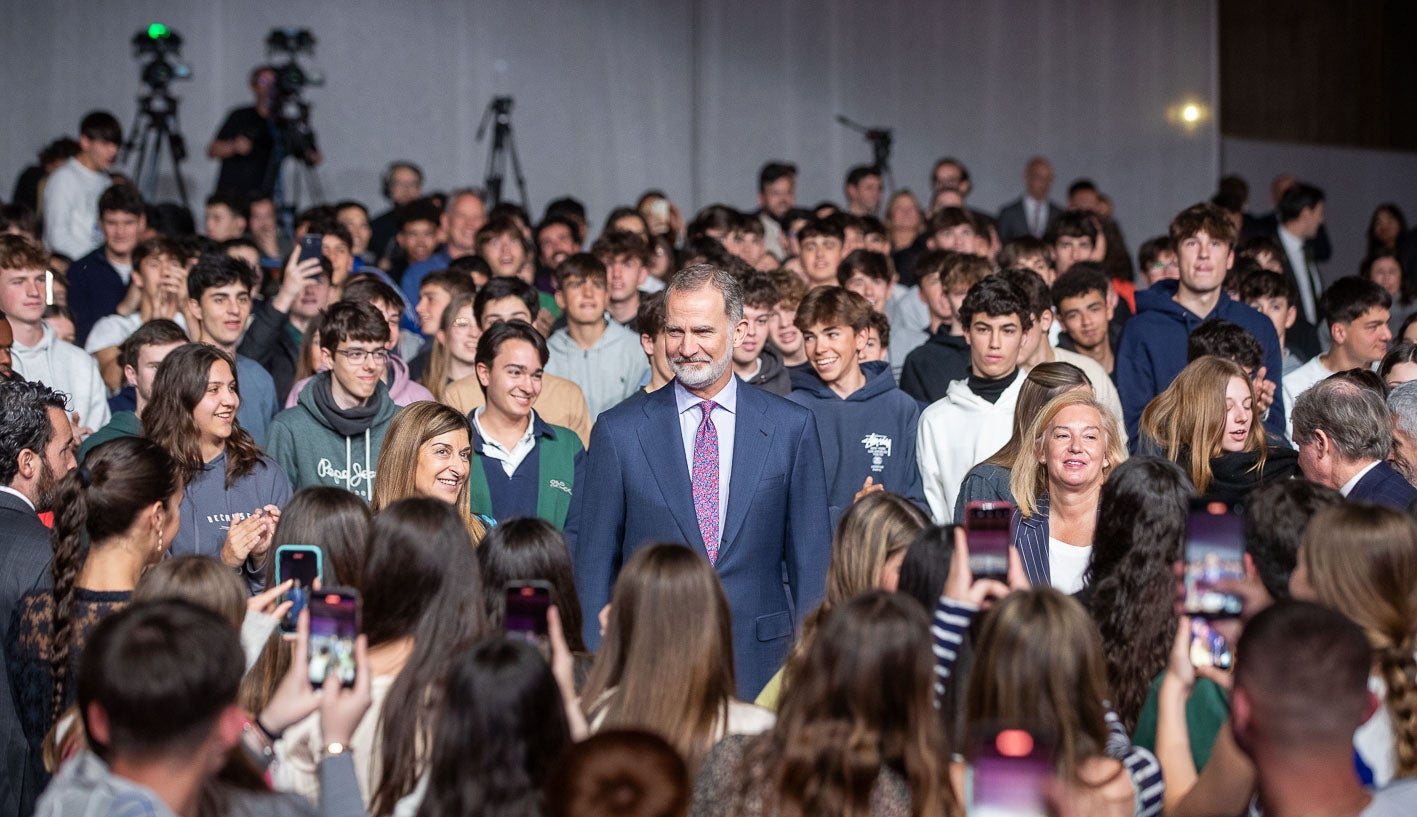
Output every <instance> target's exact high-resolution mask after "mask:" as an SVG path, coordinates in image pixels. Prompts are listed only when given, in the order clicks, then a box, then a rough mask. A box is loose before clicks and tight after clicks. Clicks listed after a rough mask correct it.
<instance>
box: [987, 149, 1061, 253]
mask: <svg viewBox="0 0 1417 817" xmlns="http://www.w3.org/2000/svg"><path fill="white" fill-rule="evenodd" d="M1023 185H1024V191H1025V192H1024V195H1023V196H1022V197H1020V198H1018V199H1016V200H1015V201H1012V202H1010V203H1008V204H1006V205H1004V207H1003V209H1001V210H1000V211H999V240H1000V241H1005V242H1007V241H1009V240H1011V239H1014V238H1019V237H1020V236H1025V235H1031V236H1033V237H1034V238H1043V236H1045V235H1047V233H1048V228H1049V227H1051V226H1052V225H1053V221H1054V220H1055V219H1057V218H1058V216H1060V215H1062V214H1063V208H1061V207H1059V206H1058V205H1056V204H1054V203H1053V202H1052V201H1050V200H1049V199H1048V191H1049V190H1050V189H1051V188H1052V187H1053V165H1052V163H1050V162H1049V161H1048V160H1047V159H1045V158H1043V157H1042V156H1034V157H1033V158H1032V159H1029V160H1028V165H1027V166H1026V167H1025V168H1024V171H1023Z"/></svg>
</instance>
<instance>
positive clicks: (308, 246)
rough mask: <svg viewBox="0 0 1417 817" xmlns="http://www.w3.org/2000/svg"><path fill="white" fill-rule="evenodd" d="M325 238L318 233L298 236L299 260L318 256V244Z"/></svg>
mask: <svg viewBox="0 0 1417 817" xmlns="http://www.w3.org/2000/svg"><path fill="white" fill-rule="evenodd" d="M324 240H325V237H324V236H323V235H320V234H319V233H306V234H305V235H303V236H301V237H300V260H301V261H305V260H307V259H310V258H319V257H320V246H321V243H322V242H323V241H324Z"/></svg>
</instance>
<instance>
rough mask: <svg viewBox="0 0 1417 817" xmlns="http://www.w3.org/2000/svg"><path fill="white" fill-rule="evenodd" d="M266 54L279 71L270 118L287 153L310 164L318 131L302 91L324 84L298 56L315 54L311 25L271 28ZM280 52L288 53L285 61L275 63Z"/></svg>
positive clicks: (267, 39)
mask: <svg viewBox="0 0 1417 817" xmlns="http://www.w3.org/2000/svg"><path fill="white" fill-rule="evenodd" d="M266 53H267V55H268V56H270V57H272V58H273V59H272V66H273V67H274V68H275V72H276V83H275V88H274V89H273V91H272V99H271V117H272V120H273V121H274V122H275V126H276V130H277V131H278V132H279V133H280V135H281V140H282V147H283V149H284V153H285V155H287V156H294V157H296V158H298V159H300V160H301V161H302V162H304V163H305V164H306V165H310V164H312V163H313V162H312V160H311V157H312V156H313V154H314V153H315V131H314V129H313V128H312V127H311V126H310V103H309V102H307V101H306V100H305V98H304V97H303V96H302V93H301V92H302V91H303V90H304V89H305V88H307V87H308V88H318V87H320V86H321V85H324V84H325V77H324V75H323V74H321V73H320V72H319V71H317V70H315V69H313V68H306V67H304V66H302V65H301V64H300V62H299V56H300V55H301V54H306V55H314V53H315V35H314V34H311V33H310V29H308V28H299V29H297V28H274V29H271V33H270V34H269V35H267V36H266ZM281 54H283V55H285V61H284V62H281V63H276V62H275V61H274V58H275V57H276V56H277V55H281Z"/></svg>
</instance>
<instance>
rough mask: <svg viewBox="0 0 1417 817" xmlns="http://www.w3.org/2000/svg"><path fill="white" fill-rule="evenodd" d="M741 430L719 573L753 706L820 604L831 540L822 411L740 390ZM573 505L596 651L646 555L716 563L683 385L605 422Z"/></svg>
mask: <svg viewBox="0 0 1417 817" xmlns="http://www.w3.org/2000/svg"><path fill="white" fill-rule="evenodd" d="M735 376H736V375H735ZM735 423H736V425H735V431H734V441H733V473H732V478H731V482H730V483H729V486H728V507H727V512H726V513H725V515H724V521H723V531H722V537H723V539H722V543H721V544H720V545H719V551H718V560H717V562H716V563H715V565H714V567H715V569H716V570H717V571H718V577H719V580H720V581H721V582H722V583H723V590H724V594H725V595H727V597H728V604H729V607H730V608H731V609H732V613H733V661H734V668H735V670H736V673H737V679H738V696H739V697H740V698H742V699H743V700H748V701H751V700H753V698H754V697H756V696H757V694H758V692H759V691H760V690H761V689H762V688H763V686H764V685H766V684H767V682H768V680H769V679H770V678H771V677H772V675H773V673H774V672H776V671H777V669H778V668H779V667H780V666H781V665H782V662H783V660H784V659H785V658H786V657H787V653H788V650H789V648H790V647H791V646H792V640H793V633H794V632H795V631H796V628H797V620H798V619H799V618H800V617H801V614H802V613H804V612H805V611H807V610H810V609H812V608H813V607H815V606H816V605H817V604H818V602H820V601H821V598H822V595H823V593H824V592H825V588H826V574H827V563H828V562H829V561H830V560H831V538H832V533H831V527H830V524H829V522H828V519H827V485H826V475H825V472H824V469H823V467H822V450H821V444H820V442H819V441H818V438H817V426H816V423H815V422H814V421H813V419H812V414H811V412H809V411H808V410H807V409H805V408H802V407H801V406H798V405H796V404H795V403H791V402H788V401H787V400H784V399H783V398H781V397H778V396H777V395H774V394H769V393H768V392H765V391H763V390H762V389H758V388H755V387H753V386H749V385H748V384H746V383H744V382H742V381H741V380H740V381H739V383H738V412H737V415H736V418H735ZM583 486H584V487H583ZM573 504H574V505H575V506H576V509H575V511H574V512H573V513H572V514H571V518H570V519H569V520H568V524H567V529H566V537H567V540H568V541H569V543H570V545H571V558H572V561H573V563H574V565H575V573H576V589H577V591H578V592H579V593H580V597H581V606H582V608H583V609H584V612H585V621H586V626H585V639H586V643H587V644H588V645H590V646H591V648H592V649H594V648H595V647H597V646H598V645H599V641H600V631H599V628H598V626H597V616H598V614H599V612H600V609H601V608H602V607H604V606H605V605H606V604H607V603H609V601H610V591H611V587H612V585H613V584H614V583H615V578H616V576H618V575H619V572H620V568H621V566H622V565H624V564H625V562H626V561H627V560H628V559H629V558H630V556H632V555H633V554H634V553H635V551H637V550H639V549H640V548H643V547H645V546H647V545H652V544H655V543H657V542H679V543H684V544H687V545H688V546H689V547H691V548H693V549H694V550H695V551H697V552H699V553H701V554H703V555H704V558H708V551H707V549H706V548H705V547H704V542H703V535H702V534H701V533H700V532H699V523H698V518H697V517H696V516H695V515H694V502H693V495H692V488H691V486H690V482H689V469H688V466H687V464H686V461H685V452H684V444H683V438H682V437H681V435H680V431H679V416H678V408H677V407H676V405H675V402H674V388H673V384H672V383H671V384H670V385H667V386H664V387H663V388H660V389H658V390H656V391H654V392H653V393H651V394H648V395H646V396H645V397H643V398H642V399H639V400H634V401H628V402H626V403H622V404H620V405H618V406H616V407H614V408H612V409H610V410H609V411H607V412H605V413H603V414H601V415H600V417H598V418H597V419H596V422H595V428H594V430H593V431H592V432H591V438H590V450H589V455H588V457H587V459H586V476H585V480H584V481H583V482H581V483H578V484H577V485H576V496H575V498H574V500H573Z"/></svg>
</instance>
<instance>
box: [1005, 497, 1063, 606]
mask: <svg viewBox="0 0 1417 817" xmlns="http://www.w3.org/2000/svg"><path fill="white" fill-rule="evenodd" d="M1036 504H1037V506H1038V507H1037V510H1036V512H1035V513H1034V514H1033V516H1024V515H1023V512H1022V511H1020V510H1019V509H1018V508H1015V509H1014V519H1013V525H1012V529H1013V545H1014V548H1015V549H1017V550H1018V556H1019V560H1020V561H1021V562H1023V572H1024V574H1025V575H1026V576H1028V583H1029V584H1031V585H1033V586H1034V587H1050V586H1052V584H1053V576H1052V571H1051V570H1050V569H1049V567H1048V495H1047V494H1044V495H1043V496H1040V497H1039V498H1038V501H1037V503H1036Z"/></svg>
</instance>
